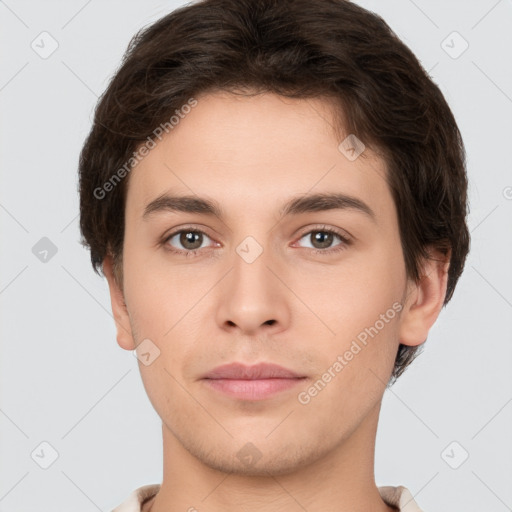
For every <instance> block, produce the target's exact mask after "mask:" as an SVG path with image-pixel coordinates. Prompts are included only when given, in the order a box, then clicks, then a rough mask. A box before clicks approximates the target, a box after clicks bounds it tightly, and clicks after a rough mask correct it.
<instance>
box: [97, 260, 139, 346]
mask: <svg viewBox="0 0 512 512" xmlns="http://www.w3.org/2000/svg"><path fill="white" fill-rule="evenodd" d="M103 273H104V274H105V277H106V278H107V281H108V286H109V289H110V302H111V304H112V313H113V314H114V320H115V322H116V329H117V343H118V344H119V346H120V347H121V348H124V349H125V350H134V349H135V342H134V340H133V333H132V328H131V325H130V316H129V314H128V309H127V308H126V303H125V301H124V296H123V292H122V291H121V288H120V287H119V284H118V283H117V280H116V277H115V275H114V266H113V259H112V256H110V255H108V256H106V257H105V259H104V260H103Z"/></svg>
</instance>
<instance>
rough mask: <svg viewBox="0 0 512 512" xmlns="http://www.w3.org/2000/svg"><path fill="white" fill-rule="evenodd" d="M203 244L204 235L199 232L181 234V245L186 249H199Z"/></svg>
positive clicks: (183, 232)
mask: <svg viewBox="0 0 512 512" xmlns="http://www.w3.org/2000/svg"><path fill="white" fill-rule="evenodd" d="M202 242H203V234H202V233H199V232H198V231H182V232H181V234H180V244H181V245H182V246H183V247H184V248H185V249H190V250H194V249H199V248H200V247H201V245H202Z"/></svg>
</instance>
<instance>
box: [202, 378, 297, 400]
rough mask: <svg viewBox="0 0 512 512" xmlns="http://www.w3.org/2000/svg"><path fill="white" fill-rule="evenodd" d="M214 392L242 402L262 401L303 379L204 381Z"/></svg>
mask: <svg viewBox="0 0 512 512" xmlns="http://www.w3.org/2000/svg"><path fill="white" fill-rule="evenodd" d="M204 380H205V382H206V383H207V384H208V385H209V386H210V387H211V388H213V389H215V390H216V391H221V392H222V393H225V394H226V395H229V396H232V397H234V398H239V399H242V400H264V399H265V398H269V397H271V396H272V395H275V394H276V393H279V392H280V391H286V390H287V389H291V388H293V387H295V386H296V385H297V384H299V383H300V382H302V381H303V380H304V378H296V379H254V380H236V379H204Z"/></svg>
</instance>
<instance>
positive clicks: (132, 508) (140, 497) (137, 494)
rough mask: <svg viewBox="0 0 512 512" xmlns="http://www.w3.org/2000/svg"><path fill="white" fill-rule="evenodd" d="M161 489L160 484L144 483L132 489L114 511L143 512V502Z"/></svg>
mask: <svg viewBox="0 0 512 512" xmlns="http://www.w3.org/2000/svg"><path fill="white" fill-rule="evenodd" d="M159 489H160V484H150V485H143V486H142V487H138V488H137V489H135V490H134V491H132V492H131V493H130V494H129V495H128V497H127V498H126V499H125V500H124V501H123V502H122V503H121V504H120V505H118V506H117V507H116V508H114V509H113V510H112V512H141V510H142V504H143V503H144V502H145V501H147V500H149V499H150V498H152V497H153V496H154V495H155V494H156V493H157V492H158V491H159Z"/></svg>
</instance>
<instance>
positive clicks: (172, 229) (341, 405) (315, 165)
mask: <svg viewBox="0 0 512 512" xmlns="http://www.w3.org/2000/svg"><path fill="white" fill-rule="evenodd" d="M466 189H467V178H466V172H465V156H464V147H463V144H462V140H461V137H460V133H459V130H458V128H457V125H456V123H455V120H454V118H453V115H452V113H451V111H450V109H449V107H448V105H447V104H446V102H445V100H444V98H443V96H442V94H441V92H440V91H439V89H438V87H437V86H436V85H435V84H434V83H433V82H432V81H431V80H430V79H429V77H428V76H427V74H426V73H425V72H424V70H423V68H422V67H421V66H420V64H419V62H418V61H417V59H416V58H415V57H414V55H413V54H412V53H411V51H410V50H409V49H408V48H407V47H405V46H404V45H403V43H401V42H400V41H399V40H398V38H397V37H396V36H395V35H394V34H393V33H392V31H391V30H390V29H389V27H388V26H387V25H386V24H385V22H384V21H383V20H382V19H381V18H379V17H378V16H376V15H374V14H372V13H370V12H368V11H366V10H364V9H362V8H361V7H359V6H357V5H354V4H352V3H350V2H347V1H344V0H319V1H316V2H307V1H305V0H279V1H277V0H256V1H254V0H205V1H201V2H197V3H194V4H190V5H187V6H185V7H182V8H180V9H178V10H176V11H174V12H173V13H171V14H169V15H168V16H166V17H164V18H162V19H161V20H159V21H157V22H156V23H155V24H153V25H152V26H150V27H148V28H147V29H145V30H144V31H142V32H141V33H139V34H138V35H137V36H136V37H135V38H134V40H133V41H132V42H131V44H130V47H129V49H128V51H127V55H126V56H125V58H124V60H123V64H122V66H121V68H120V69H119V70H118V72H117V73H116V75H115V76H114V78H113V79H112V81H111V83H110V85H109V87H108V89H107V91H106V92H105V94H104V95H103V97H102V98H101V100H100V103H99V104H98V107H97V109H96V113H95V119H94V124H93V127H92V130H91V133H90V135H89V137H88V139H87V141H86V143H85V145H84V148H83V150H82V154H81V159H80V194H81V224H80V225H81V231H82V234H83V238H84V240H83V243H84V245H86V246H87V247H89V248H90V250H91V259H92V263H93V266H94V268H95V269H96V270H97V271H98V270H99V269H100V268H101V269H102V271H103V273H104V275H105V276H106V278H107V280H108V284H109V288H110V296H111V302H112V309H113V313H114V318H115V321H116V326H117V341H118V343H119V345H120V346H121V347H122V348H124V349H126V350H134V349H135V350H136V351H137V355H138V358H139V361H140V362H139V367H140V371H141V375H142V379H143V382H144V386H145V389H146V391H147V393H148V396H149V399H150V400H151V403H152V405H153V406H154V408H155V410H156V411H157V413H158V414H159V416H160V418H161V419H162V434H163V453H164V461H163V466H164V467H163V482H162V483H161V484H154V485H144V486H142V487H140V488H138V489H136V490H135V491H134V492H133V493H132V494H131V495H130V496H129V497H128V498H127V499H126V500H125V502H123V504H121V505H120V506H119V507H117V508H116V511H118V512H121V511H122V512H128V511H130V512H132V511H143V512H149V511H151V512H163V511H175V510H176V511H178V510H183V511H187V510H188V511H195V510H198V511H201V510H209V511H214V512H219V511H231V510H235V509H236V510H239V509H243V510H246V511H251V512H252V511H278V510H286V511H292V510H297V511H299V510H308V511H314V510H336V511H338V512H345V511H351V512H354V511H367V510H372V511H391V510H404V511H405V510H407V511H412V510H420V509H419V507H418V505H417V504H416V503H415V502H414V500H413V498H412V496H411V495H410V493H409V491H408V490H407V489H405V488H404V487H380V488H378V487H377V486H376V484H375V480H374V448H375V436H376V430H377V424H378V417H379V411H380V406H381V401H382V396H383V393H384V391H385V389H386V386H387V385H388V384H389V383H392V382H393V381H394V380H395V379H396V378H398V377H399V376H400V375H401V373H402V372H403V371H404V370H405V368H406V367H407V366H408V365H409V363H410V362H411V361H412V359H413V358H414V357H415V355H417V350H418V348H419V347H420V346H421V345H422V344H423V343H424V342H425V340H426V339H427V335H428V332H429V329H430V328H431V326H432V325H433V323H434V322H435V321H436V319H437V317H438V315H439V312H440V310H441V308H442V307H443V305H445V304H446V303H447V302H448V301H449V300H450V298H451V296H452V294H453V291H454V288H455V285H456V282H457V280H458V278H459V276H460V274H461V272H462V269H463V266H464V261H465V258H466V255H467V252H468V248H469V234H468V230H467V226H466V213H467V212H466Z"/></svg>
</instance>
